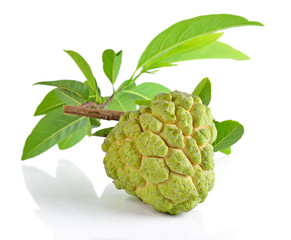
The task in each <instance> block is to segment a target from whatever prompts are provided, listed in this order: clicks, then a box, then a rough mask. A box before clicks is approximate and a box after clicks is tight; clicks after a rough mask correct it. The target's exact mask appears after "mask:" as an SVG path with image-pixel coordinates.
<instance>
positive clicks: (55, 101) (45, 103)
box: [34, 89, 64, 116]
mask: <svg viewBox="0 0 291 240" xmlns="http://www.w3.org/2000/svg"><path fill="white" fill-rule="evenodd" d="M63 105H64V103H63V101H62V100H60V98H59V97H58V95H57V94H56V89H53V90H51V91H50V92H49V93H48V94H47V95H46V96H45V97H44V99H43V100H42V102H41V103H40V104H39V105H38V107H37V109H36V111H35V113H34V116H39V115H43V114H46V113H48V112H50V111H52V110H54V109H56V108H59V107H61V106H63Z"/></svg>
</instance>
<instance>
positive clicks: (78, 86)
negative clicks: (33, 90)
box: [34, 80, 89, 103]
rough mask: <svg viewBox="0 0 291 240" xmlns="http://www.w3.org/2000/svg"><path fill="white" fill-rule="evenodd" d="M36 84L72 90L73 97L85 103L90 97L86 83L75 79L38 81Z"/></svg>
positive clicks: (67, 90) (65, 90)
mask: <svg viewBox="0 0 291 240" xmlns="http://www.w3.org/2000/svg"><path fill="white" fill-rule="evenodd" d="M34 85H47V86H54V87H58V88H59V89H61V90H64V91H63V92H65V93H67V92H70V93H71V94H70V96H71V97H72V98H76V101H78V102H81V103H85V102H87V101H88V98H89V90H88V88H87V86H86V85H85V84H84V83H81V82H79V81H75V80H58V81H49V82H38V83H35V84H34Z"/></svg>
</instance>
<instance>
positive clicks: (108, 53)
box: [102, 49, 122, 85]
mask: <svg viewBox="0 0 291 240" xmlns="http://www.w3.org/2000/svg"><path fill="white" fill-rule="evenodd" d="M121 59H122V51H120V52H118V53H115V52H114V51H113V50H111V49H107V50H105V51H104V52H103V55H102V61H103V70H104V73H105V75H106V76H107V77H108V79H109V81H110V82H111V83H112V85H113V84H114V83H115V81H116V78H117V75H118V73H119V69H120V65H121Z"/></svg>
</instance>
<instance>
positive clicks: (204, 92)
mask: <svg viewBox="0 0 291 240" xmlns="http://www.w3.org/2000/svg"><path fill="white" fill-rule="evenodd" d="M192 94H194V95H196V96H198V97H200V98H201V100H202V102H203V104H205V105H206V106H208V104H209V103H210V100H211V83H210V81H209V79H208V78H207V77H206V78H204V79H202V80H201V81H200V83H199V84H198V85H197V86H196V88H195V89H194V91H193V92H192Z"/></svg>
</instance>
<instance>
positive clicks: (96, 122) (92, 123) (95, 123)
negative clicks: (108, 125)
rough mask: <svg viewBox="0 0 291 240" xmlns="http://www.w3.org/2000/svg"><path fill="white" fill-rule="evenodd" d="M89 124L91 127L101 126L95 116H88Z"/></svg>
mask: <svg viewBox="0 0 291 240" xmlns="http://www.w3.org/2000/svg"><path fill="white" fill-rule="evenodd" d="M90 122H91V126H92V128H98V127H100V126H101V122H100V120H99V119H96V118H90Z"/></svg>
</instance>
